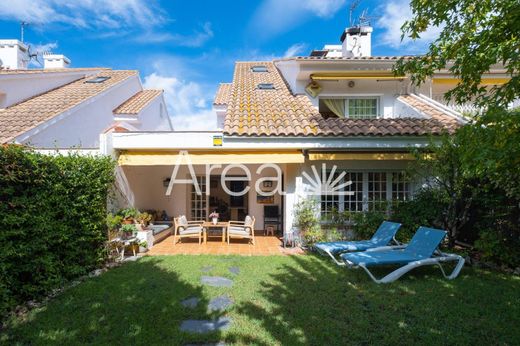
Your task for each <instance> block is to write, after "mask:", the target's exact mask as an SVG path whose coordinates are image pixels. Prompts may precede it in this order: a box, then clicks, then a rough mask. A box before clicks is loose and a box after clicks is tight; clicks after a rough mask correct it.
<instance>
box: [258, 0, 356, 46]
mask: <svg viewBox="0 0 520 346" xmlns="http://www.w3.org/2000/svg"><path fill="white" fill-rule="evenodd" d="M345 2H346V0H265V1H264V2H263V3H262V4H261V5H260V7H259V8H258V10H257V11H256V13H255V15H254V16H253V18H252V20H251V24H250V26H251V28H252V30H253V31H254V32H255V35H257V36H258V37H260V38H268V37H272V36H275V35H278V34H280V33H283V32H286V31H288V30H290V29H292V28H293V27H295V26H298V25H300V24H301V23H303V22H304V21H306V20H308V19H309V18H312V17H320V18H329V17H332V16H333V15H334V14H336V12H338V11H339V10H340V9H341V8H342V7H343V5H344V4H345Z"/></svg>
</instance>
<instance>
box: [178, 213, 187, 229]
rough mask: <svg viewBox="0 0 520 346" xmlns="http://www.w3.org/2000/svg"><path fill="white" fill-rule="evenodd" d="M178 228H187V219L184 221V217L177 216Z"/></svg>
mask: <svg viewBox="0 0 520 346" xmlns="http://www.w3.org/2000/svg"><path fill="white" fill-rule="evenodd" d="M179 226H185V227H187V226H188V219H186V215H181V216H179Z"/></svg>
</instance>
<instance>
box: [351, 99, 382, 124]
mask: <svg viewBox="0 0 520 346" xmlns="http://www.w3.org/2000/svg"><path fill="white" fill-rule="evenodd" d="M377 100H378V99H377V98H356V99H354V98H352V99H347V107H346V108H347V116H348V117H349V118H355V119H366V118H376V117H377V115H378V113H379V112H378V111H377V108H378V105H377V103H378V102H377Z"/></svg>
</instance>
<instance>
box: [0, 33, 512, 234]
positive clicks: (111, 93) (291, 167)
mask: <svg viewBox="0 0 520 346" xmlns="http://www.w3.org/2000/svg"><path fill="white" fill-rule="evenodd" d="M371 31H372V29H371V28H370V27H360V28H359V27H356V28H348V29H346V30H345V32H344V33H343V35H342V41H343V44H342V45H341V46H339V45H338V46H336V45H327V46H325V47H324V49H323V50H320V51H313V52H312V53H311V56H307V57H294V58H285V59H279V60H275V61H265V62H259V61H255V62H237V63H236V64H235V71H234V75H233V79H232V82H231V83H224V84H221V86H220V87H219V90H218V92H217V94H216V96H215V101H214V109H215V113H216V122H217V127H218V128H219V130H217V131H185V132H180V131H179V132H176V131H162V129H159V128H152V129H145V128H142V127H138V126H137V122H136V121H134V116H133V115H132V114H135V113H132V112H131V111H130V110H132V111H133V110H134V106H135V107H137V108H139V105H142V104H143V103H145V101H143V100H144V99H147V98H148V97H154V96H153V95H152V94H151V92H143V91H142V88H141V85H140V83H139V79H138V77H137V73H136V72H128V71H110V70H108V71H107V70H102V71H95V72H93V71H83V72H80V70H78V72H69V73H78V74H79V73H82V74H83V76H82V77H81V78H82V79H79V78H80V77H79V76H78V80H76V81H71V82H70V83H71V84H67V85H66V86H61V87H59V88H58V89H55V90H54V91H46V92H44V93H43V94H42V95H41V96H36V97H35V96H34V95H33V96H32V97H33V98H32V99H29V100H27V101H25V102H22V103H20V104H19V105H23V104H24V103H26V102H31V100H37V99H38V98H40V97H45V95H46V94H49V93H53V92H59V91H60V90H66V92H63V93H60V94H59V95H60V96H58V97H59V98H61V97H66V95H68V94H69V93H76V91H77V89H78V87H79V88H80V89H83V88H90V85H88V84H87V83H85V82H86V81H87V80H89V79H90V78H94V73H95V76H98V77H99V76H108V75H109V74H111V73H113V75H110V76H111V77H113V78H111V79H112V81H110V80H107V81H105V83H106V82H108V83H112V82H114V83H116V81H119V80H121V81H120V82H119V83H125V85H126V84H128V86H127V87H125V88H121V89H124V90H126V91H128V92H127V93H126V94H125V95H123V93H122V91H121V90H120V89H119V88H117V84H114V86H112V87H108V84H106V85H107V88H106V89H103V91H102V90H101V89H102V87H99V89H95V90H96V92H97V93H99V94H100V95H101V94H102V95H104V97H106V100H107V101H106V104H107V106H106V109H107V110H108V109H110V112H111V113H110V116H112V118H110V117H109V116H108V115H107V116H105V115H103V116H102V115H101V114H100V113H97V112H88V111H85V112H82V113H80V111H78V112H77V118H78V120H79V123H78V125H77V126H78V127H75V126H74V125H70V123H68V122H66V121H63V125H62V127H61V128H60V129H58V128H57V127H56V130H55V131H50V130H48V129H51V128H52V126H54V125H51V124H50V122H51V119H53V118H59V116H57V114H54V113H57V112H54V113H53V115H51V114H49V115H48V116H47V115H43V113H42V114H40V113H37V112H26V113H23V114H24V115H23V116H21V115H20V116H15V115H13V114H14V111H13V110H12V108H13V107H18V106H10V107H7V108H5V109H3V110H0V121H1V124H2V130H1V131H0V134H1V138H2V142H6V141H10V142H13V141H14V142H18V143H32V144H34V145H37V146H41V144H43V143H45V144H46V145H47V144H48V143H53V142H54V141H55V140H56V139H58V140H59V142H60V143H63V144H64V145H76V144H86V142H87V139H86V138H85V139H84V138H83V137H82V136H83V134H82V132H83V131H84V129H87V128H89V129H91V132H92V133H95V132H96V131H97V133H98V134H101V135H100V139H99V141H97V140H90V141H89V142H88V146H92V147H97V145H98V143H99V150H100V152H101V153H103V154H108V155H113V156H114V157H116V158H118V163H119V173H120V175H121V177H122V179H120V184H122V185H124V186H122V188H121V189H122V190H123V191H124V193H125V195H126V197H127V199H128V203H129V204H132V205H134V206H135V207H137V208H139V209H158V210H165V211H166V212H167V213H168V214H169V215H170V216H177V215H180V214H186V215H187V217H188V218H189V219H207V217H208V215H209V213H210V212H212V211H213V210H217V211H219V212H220V214H221V218H223V219H233V220H236V219H242V218H243V217H244V216H245V215H246V214H251V215H254V216H255V217H256V220H257V222H256V223H255V225H256V228H257V229H264V228H265V227H266V226H267V225H268V224H274V225H276V227H278V228H279V229H283V230H284V231H288V230H290V229H291V228H292V227H293V221H294V209H295V205H296V203H297V202H298V201H299V200H301V199H302V198H305V197H306V196H308V195H309V192H310V191H311V192H312V191H314V193H315V195H317V196H316V198H318V200H319V202H320V212H321V214H322V216H326V215H327V214H329V213H330V212H331V211H332V209H333V208H336V209H338V210H340V211H343V210H349V211H353V212H356V211H363V210H372V209H374V208H376V207H377V206H378V205H379V204H381V202H384V201H390V200H393V199H401V200H402V199H407V198H410V197H411V195H412V194H413V192H414V188H415V186H414V184H413V183H412V182H410V181H409V180H408V179H407V178H406V176H405V175H404V170H405V169H406V167H407V165H408V163H409V162H410V161H411V160H412V159H413V158H412V155H411V154H410V148H417V147H423V146H425V145H427V143H428V142H429V141H430V139H431V137H432V136H433V137H436V136H440V135H441V134H443V133H448V134H450V133H453V132H454V131H455V130H456V129H457V128H458V127H460V126H462V125H463V124H464V123H465V120H464V118H463V117H462V116H461V114H460V113H458V112H457V111H455V110H454V109H452V108H451V107H449V106H446V105H444V104H443V103H440V102H438V101H435V100H434V98H437V96H436V95H440V94H443V93H445V92H446V91H447V90H448V89H449V88H447V86H449V85H453V83H456V81H457V80H456V79H454V78H453V77H452V76H450V75H449V74H447V72H446V71H440V72H439V73H438V74H437V75H436V76H435V77H434V78H433V79H432V80H430V81H428V82H426V83H425V84H424V85H423V86H422V87H421V88H413V87H412V86H411V83H410V80H409V78H408V77H407V76H402V77H395V76H394V75H393V73H392V67H393V65H394V64H395V62H396V61H397V60H398V59H399V58H400V57H387V56H383V57H373V56H371ZM69 71H71V70H69ZM28 73H29V72H28ZM28 73H27V74H28ZM44 73H45V72H41V74H44ZM62 74H63V72H61V70H60V72H59V73H58V74H57V76H60V77H62V78H64V77H65V76H69V75H63V76H62ZM6 75H7V76H9V75H16V74H15V73H10V72H0V81H1V80H2V78H3V77H5V76H6ZM34 76H39V75H38V73H35V74H34ZM70 78H72V76H71V77H70ZM486 78H487V77H486ZM503 78H506V75H505V73H503V72H502V71H501V70H497V71H494V72H493V74H490V75H489V83H499V82H500V80H502V79H503ZM131 80H134V82H131ZM110 85H111V84H110ZM64 88H67V89H64ZM92 88H95V87H94V86H92ZM2 89H3V87H2V83H1V82H0V93H2V92H3V90H2ZM88 90H91V89H88ZM39 92H40V93H41V92H42V91H39ZM89 93H93V91H89ZM84 94H85V93H84V92H81V95H84ZM89 95H90V94H89ZM132 95H135V96H134V98H132ZM434 96H435V97H434ZM90 97H91V98H94V97H93V96H90ZM156 97H158V96H156ZM0 99H1V98H0ZM51 99H54V98H51ZM160 100H161V102H160V104H161V105H162V104H163V103H162V102H163V101H162V97H160ZM125 101H126V103H127V104H126V105H122V106H120V105H121V104H124V103H125ZM83 103H85V104H89V102H83ZM29 104H30V105H31V106H32V105H33V104H31V103H29ZM46 104H47V103H45V102H43V103H42V104H41V105H40V106H37V105H36V104H34V107H37V109H47V108H46V107H44V105H46ZM76 104H77V103H74V105H76ZM79 104H82V103H81V102H80V103H79ZM108 104H109V105H108ZM71 107H72V105H71ZM85 107H87V105H85ZM54 108H60V107H58V105H54V106H53V109H54ZM69 108H70V107H69ZM60 109H61V108H60ZM141 111H142V110H139V111H137V112H138V117H137V118H139V120H138V122H140V123H142V126H144V124H145V120H144V117H142V116H141V114H140V113H139V112H141ZM101 113H103V112H101ZM59 114H63V115H64V118H67V117H70V116H68V114H69V113H68V112H65V113H64V111H63V110H60V113H59ZM103 114H105V113H103ZM153 114H155V118H154V119H156V120H157V119H160V114H161V113H160V112H153ZM166 116H167V115H166ZM41 117H43V118H45V119H41ZM25 118H27V119H28V120H27V124H28V125H27V126H26V125H24V126H23V129H18V128H16V125H15V124H18V123H20V119H25ZM70 118H71V119H73V118H74V117H70ZM15 119H18V120H17V121H16V120H15ZM6 120H9V122H8V124H10V125H9V126H8V128H7V129H4V124H5V123H6ZM60 121H61V119H60V120H59V121H57V122H56V124H60ZM132 121H134V122H132ZM45 123H49V125H48V126H47V128H46V129H43V128H42V129H41V130H40V129H39V127H40V125H41V124H45ZM114 123H115V124H117V125H112V126H113V127H114V126H115V127H116V128H117V127H118V126H121V127H123V128H124V131H116V130H114V129H113V128H112V130H109V131H104V130H106V129H107V128H108V127H109V126H110V124H114ZM79 124H81V128H80V127H79V126H80V125H79ZM152 127H154V126H152ZM33 129H34V130H35V132H34V133H33V132H31V131H32V130H33ZM37 129H38V130H37ZM144 130H146V131H144ZM44 131H46V132H44ZM64 132H66V133H64ZM23 133H25V135H23ZM186 153H187V154H189V161H188V160H187V156H186ZM190 164H192V165H191V166H190ZM208 165H212V166H208ZM342 172H345V175H344V176H341V173H342ZM192 176H195V179H196V180H197V182H198V184H197V186H195V185H193V184H192V183H191V182H190V180H189V179H191V178H192ZM223 176H224V177H227V179H226V180H225V181H222V177H223ZM170 178H174V179H177V180H179V179H184V180H185V181H184V182H180V183H176V184H173V183H172V182H171V181H170ZM327 180H329V182H330V183H333V182H335V183H336V184H335V186H336V187H337V188H338V190H339V192H341V193H339V194H336V193H329V192H330V191H325V192H324V191H322V190H320V188H321V186H320V181H327ZM222 183H223V184H222ZM331 185H334V184H331ZM198 188H200V193H199V191H197V190H198ZM255 188H256V189H255ZM278 188H279V189H281V190H283V192H284V193H283V194H280V193H277V189H278ZM247 189H249V191H248V192H247V193H246V194H245V195H242V196H236V193H235V192H239V191H242V190H247ZM255 190H260V192H261V193H259V192H258V191H255ZM316 190H317V191H316ZM262 191H263V192H262ZM167 192H171V193H167ZM269 192H271V195H272V196H268V195H269ZM336 192H337V191H336ZM344 192H349V193H350V194H345V193H344ZM266 213H269V215H266ZM277 214H279V216H280V217H279V220H277V217H276V215H277Z"/></svg>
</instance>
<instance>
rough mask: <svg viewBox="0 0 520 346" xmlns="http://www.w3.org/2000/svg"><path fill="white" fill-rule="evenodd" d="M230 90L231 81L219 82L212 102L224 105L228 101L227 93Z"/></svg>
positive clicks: (228, 93)
mask: <svg viewBox="0 0 520 346" xmlns="http://www.w3.org/2000/svg"><path fill="white" fill-rule="evenodd" d="M230 91H231V83H221V84H220V86H219V87H218V90H217V94H216V95H215V100H214V101H213V104H214V105H216V106H218V105H226V104H227V103H228V99H229V95H230Z"/></svg>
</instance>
